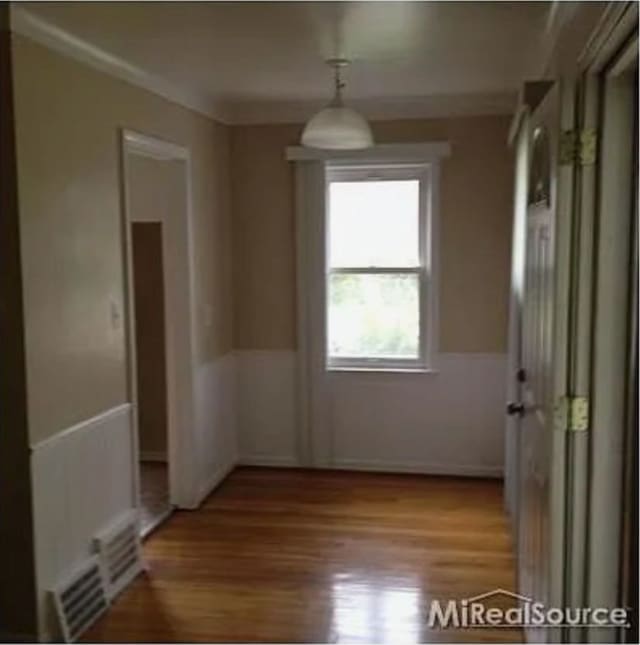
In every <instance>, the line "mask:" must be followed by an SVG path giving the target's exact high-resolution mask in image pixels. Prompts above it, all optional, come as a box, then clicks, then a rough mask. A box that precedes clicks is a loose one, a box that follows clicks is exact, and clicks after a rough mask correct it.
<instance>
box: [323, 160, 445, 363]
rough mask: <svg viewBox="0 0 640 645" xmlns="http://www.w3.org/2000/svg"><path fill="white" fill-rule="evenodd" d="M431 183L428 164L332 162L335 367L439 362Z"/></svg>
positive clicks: (330, 320)
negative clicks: (436, 358)
mask: <svg viewBox="0 0 640 645" xmlns="http://www.w3.org/2000/svg"><path fill="white" fill-rule="evenodd" d="M431 191H432V172H431V168H430V166H429V165H428V164H376V165H359V166H353V165H352V166H340V165H332V164H330V165H329V167H328V168H327V193H326V197H327V201H326V242H327V249H326V251H327V252H326V316H327V318H326V322H327V328H326V329H327V334H326V338H327V348H326V349H327V353H326V356H327V367H328V368H329V369H371V370H376V369H379V370H385V369H398V370H402V369H407V370H425V369H428V368H430V367H432V365H431V353H432V345H433V333H434V330H433V326H434V325H435V319H434V314H435V312H434V306H435V294H434V287H435V285H434V279H433V269H434V248H433V240H434V231H433V221H432V220H433V218H432V212H431V211H432V208H431V204H432V199H431V198H432V195H431Z"/></svg>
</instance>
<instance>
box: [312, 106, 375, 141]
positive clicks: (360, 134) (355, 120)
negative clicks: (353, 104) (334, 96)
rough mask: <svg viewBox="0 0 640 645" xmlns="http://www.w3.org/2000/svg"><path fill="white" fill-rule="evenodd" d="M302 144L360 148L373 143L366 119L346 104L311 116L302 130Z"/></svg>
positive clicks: (325, 109)
mask: <svg viewBox="0 0 640 645" xmlns="http://www.w3.org/2000/svg"><path fill="white" fill-rule="evenodd" d="M302 145H303V146H308V147H309V148H324V149H327V150H359V149H362V148H369V147H370V146H372V145H373V134H372V133H371V128H370V127H369V124H368V123H367V121H366V119H365V118H364V117H362V116H361V115H360V114H358V113H357V112H356V111H355V110H352V109H351V108H348V107H344V106H332V105H330V106H328V107H326V108H324V109H323V110H320V112H318V113H317V114H316V115H315V116H313V117H311V119H310V120H309V122H308V123H307V125H306V126H305V128H304V131H303V132H302Z"/></svg>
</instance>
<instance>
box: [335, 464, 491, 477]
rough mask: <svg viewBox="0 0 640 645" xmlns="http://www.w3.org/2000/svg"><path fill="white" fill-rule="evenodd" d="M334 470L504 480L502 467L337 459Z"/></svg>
mask: <svg viewBox="0 0 640 645" xmlns="http://www.w3.org/2000/svg"><path fill="white" fill-rule="evenodd" d="M331 467H332V468H337V469H339V470H365V471H367V470H368V471H374V472H386V473H413V474H416V475H449V476H452V477H491V478H495V479H502V477H503V470H502V467H501V466H478V465H475V464H430V463H422V462H393V461H382V460H362V459H336V460H334V461H333V464H332V466H331Z"/></svg>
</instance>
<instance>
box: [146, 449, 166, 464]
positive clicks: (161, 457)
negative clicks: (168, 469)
mask: <svg viewBox="0 0 640 645" xmlns="http://www.w3.org/2000/svg"><path fill="white" fill-rule="evenodd" d="M140 461H158V462H165V463H166V462H167V461H168V458H167V453H166V452H162V451H155V450H141V451H140Z"/></svg>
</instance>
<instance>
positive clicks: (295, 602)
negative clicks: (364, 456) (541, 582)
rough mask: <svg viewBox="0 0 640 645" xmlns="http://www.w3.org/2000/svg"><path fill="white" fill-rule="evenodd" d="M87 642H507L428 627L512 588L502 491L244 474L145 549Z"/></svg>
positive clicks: (444, 480)
mask: <svg viewBox="0 0 640 645" xmlns="http://www.w3.org/2000/svg"><path fill="white" fill-rule="evenodd" d="M145 556H146V558H147V559H148V564H149V570H148V573H147V574H146V575H143V576H140V577H139V578H138V579H137V580H136V581H134V583H133V584H132V585H131V586H130V587H129V588H128V589H127V590H126V591H125V592H124V593H123V594H122V595H121V596H120V597H119V598H118V599H117V600H116V602H115V603H114V605H113V607H112V608H111V610H110V612H109V613H108V615H106V616H105V617H104V618H103V619H102V620H101V621H100V622H98V623H97V624H96V625H95V626H94V627H93V628H92V629H91V630H90V631H89V632H88V633H87V634H85V640H86V641H93V642H96V641H98V642H101V641H115V642H122V641H130V642H131V641H142V642H145V641H146V642H149V641H157V642H168V641H195V642H203V641H210V642H276V641H277V642H338V643H364V642H381V643H382V642H384V643H399V642H414V643H415V642H435V641H438V642H462V641H466V642H479V641H484V642H499V641H510V642H513V641H518V640H520V639H521V634H520V632H519V631H518V630H513V629H476V630H450V629H446V630H437V629H436V630H430V629H428V628H427V627H426V616H427V613H428V607H429V603H430V601H431V600H432V599H440V600H447V599H449V598H454V599H463V598H468V597H472V596H474V595H477V594H481V593H484V592H487V591H491V590H492V589H494V588H498V587H502V588H504V589H509V590H513V589H514V583H515V581H514V560H513V557H512V554H511V544H510V538H509V532H508V528H507V522H506V518H505V516H504V513H503V510H502V492H501V483H499V482H496V481H491V480H474V479H458V478H449V477H424V476H416V475H384V474H369V473H347V472H336V471H304V470H279V469H267V468H240V469H237V470H236V471H234V472H233V473H232V474H231V475H230V476H229V477H228V478H227V480H226V481H225V482H224V483H223V484H222V485H221V486H220V487H219V488H218V490H217V491H216V492H215V493H213V494H212V495H211V496H210V497H209V498H208V500H207V501H206V502H205V504H204V505H203V507H202V508H201V509H200V510H198V511H184V512H176V513H175V514H174V515H173V516H172V517H171V518H170V519H169V520H168V521H167V522H166V523H165V524H164V525H163V526H161V527H160V528H159V529H158V530H157V531H156V532H155V533H154V534H152V536H151V537H150V538H149V539H148V541H147V542H146V543H145Z"/></svg>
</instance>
